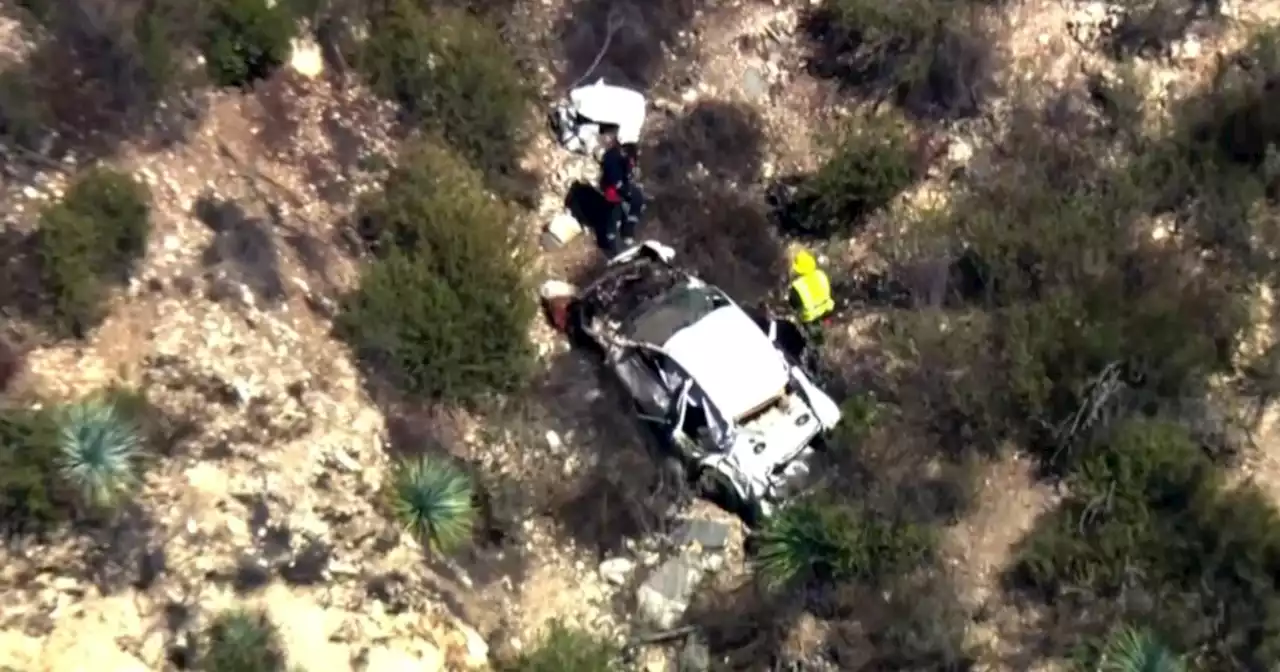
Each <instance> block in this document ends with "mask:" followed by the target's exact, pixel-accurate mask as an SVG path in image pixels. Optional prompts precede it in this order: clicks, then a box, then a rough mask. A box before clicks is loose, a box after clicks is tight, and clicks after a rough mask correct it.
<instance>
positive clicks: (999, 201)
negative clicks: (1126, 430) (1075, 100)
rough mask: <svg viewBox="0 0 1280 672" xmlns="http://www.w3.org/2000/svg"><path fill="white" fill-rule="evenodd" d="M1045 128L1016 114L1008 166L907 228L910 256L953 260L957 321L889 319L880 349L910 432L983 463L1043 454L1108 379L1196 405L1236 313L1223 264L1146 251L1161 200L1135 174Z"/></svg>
mask: <svg viewBox="0 0 1280 672" xmlns="http://www.w3.org/2000/svg"><path fill="white" fill-rule="evenodd" d="M1043 121H1044V119H1043V117H1042V116H1040V115H1028V116H1027V118H1025V119H1018V118H1016V117H1015V119H1014V123H1013V129H1012V130H1011V132H1010V133H1009V135H1008V136H1007V137H1006V138H1004V139H1002V142H1001V143H1000V144H1001V154H1002V156H1004V157H1007V158H1006V159H1005V160H1004V161H1001V162H998V163H994V165H992V166H991V167H990V168H989V169H988V170H984V171H983V172H982V173H981V174H974V175H972V176H970V178H969V179H968V180H967V181H966V183H965V184H964V185H963V186H962V188H961V189H959V190H958V191H957V193H955V194H953V196H952V198H951V202H950V204H949V207H948V209H947V210H945V211H943V212H941V213H929V214H928V215H927V216H926V217H924V218H922V219H921V221H919V222H912V223H910V224H909V225H908V226H909V227H910V228H912V229H913V231H912V233H913V234H914V235H915V236H918V237H922V238H925V239H928V241H929V244H928V245H924V244H921V245H920V246H919V247H921V248H923V249H940V248H941V249H945V248H950V249H951V250H952V252H951V256H952V258H953V259H954V260H955V261H954V263H953V264H952V270H951V277H950V278H949V280H948V282H949V283H950V285H951V289H950V291H949V297H948V300H949V301H952V302H955V303H959V304H962V305H965V307H966V311H965V312H963V313H958V312H956V311H947V312H941V311H939V312H927V311H904V312H899V313H896V314H893V315H891V316H890V322H891V324H890V326H889V327H888V328H887V329H886V330H885V336H886V341H885V342H886V345H887V346H888V347H889V348H890V349H891V350H892V351H894V352H895V353H897V354H898V355H899V356H901V357H902V359H903V361H906V362H909V365H908V366H907V367H905V368H904V369H903V370H904V371H906V372H907V373H908V378H910V379H909V380H906V381H905V382H906V383H907V384H910V385H912V390H911V392H910V394H904V395H903V396H904V397H908V398H910V399H911V401H910V403H911V404H912V405H913V406H915V407H916V408H917V409H918V410H923V411H924V412H926V413H927V414H928V415H929V416H930V417H928V418H923V419H922V420H921V421H922V422H925V423H929V424H933V425H936V424H938V422H939V420H944V421H945V422H944V423H942V425H941V426H940V427H939V430H940V431H939V436H940V438H941V439H942V440H948V441H949V440H952V439H948V438H947V436H946V433H947V432H949V433H950V434H951V435H952V436H953V437H954V436H956V435H957V434H958V433H959V432H963V434H964V440H963V443H964V444H965V445H967V446H969V447H978V448H981V449H988V450H994V449H996V448H997V447H998V446H999V445H1002V443H1003V441H1004V439H1006V438H1015V439H1018V440H1021V441H1024V442H1027V443H1028V444H1030V445H1029V447H1031V448H1033V449H1035V450H1037V451H1039V450H1041V449H1043V450H1044V453H1043V454H1044V455H1045V456H1046V457H1048V456H1051V455H1056V454H1058V453H1059V452H1060V451H1059V448H1060V446H1059V445H1057V443H1056V441H1057V439H1058V438H1059V437H1058V436H1057V435H1056V430H1057V428H1058V427H1060V426H1061V425H1062V423H1064V422H1065V421H1066V420H1067V419H1068V418H1069V417H1071V416H1072V415H1073V414H1074V413H1076V412H1077V410H1078V409H1079V408H1080V407H1081V405H1082V404H1083V403H1084V402H1085V393H1086V392H1087V390H1088V389H1089V388H1090V385H1091V383H1092V381H1094V379H1095V378H1096V377H1097V376H1098V375H1099V374H1100V372H1102V371H1103V370H1104V369H1105V368H1106V367H1108V366H1113V365H1114V366H1120V367H1121V368H1123V369H1124V370H1125V371H1126V372H1128V373H1127V374H1126V378H1127V382H1128V383H1132V385H1131V386H1130V387H1132V388H1133V389H1132V390H1131V391H1132V392H1134V394H1133V395H1130V397H1129V398H1134V399H1142V400H1144V402H1148V403H1147V404H1146V405H1147V406H1148V407H1151V406H1153V405H1154V406H1159V404H1160V403H1164V402H1166V401H1169V400H1176V399H1181V398H1186V397H1194V396H1196V395H1199V394H1201V393H1202V392H1203V390H1204V386H1205V385H1206V380H1207V379H1208V377H1209V376H1211V375H1212V374H1215V373H1222V372H1226V371H1230V370H1231V368H1232V360H1231V356H1232V352H1233V351H1234V343H1236V342H1237V340H1238V339H1239V337H1240V335H1241V333H1242V332H1243V330H1244V329H1245V328H1246V327H1247V326H1248V324H1249V309H1248V293H1247V292H1244V291H1241V287H1242V286H1243V285H1244V281H1243V279H1242V278H1241V277H1240V275H1239V274H1238V273H1237V272H1236V271H1235V270H1234V269H1233V268H1232V266H1231V265H1230V262H1225V261H1221V259H1222V257H1220V256H1215V257H1212V258H1208V259H1206V258H1204V257H1201V256H1200V255H1199V254H1198V253H1196V252H1193V251H1184V250H1181V249H1178V248H1177V247H1175V246H1172V245H1165V244H1160V243H1152V242H1150V235H1149V233H1148V232H1147V231H1144V230H1143V228H1142V227H1144V226H1146V225H1148V224H1147V223H1149V222H1150V217H1149V214H1148V213H1150V212H1151V211H1152V210H1153V209H1155V208H1157V207H1158V206H1159V205H1160V204H1161V203H1160V202H1161V194H1160V191H1159V190H1158V189H1156V188H1154V187H1153V186H1152V181H1151V180H1150V179H1149V175H1147V174H1145V173H1141V171H1142V170H1145V168H1144V166H1142V165H1138V164H1137V163H1136V162H1135V164H1133V165H1129V164H1124V165H1119V166H1116V165H1114V164H1110V163H1108V162H1106V161H1105V157H1106V156H1107V154H1108V153H1109V152H1110V151H1111V146H1110V145H1108V144H1105V143H1104V142H1103V140H1102V139H1100V138H1099V137H1096V136H1089V135H1088V134H1087V133H1086V134H1084V135H1081V136H1074V135H1063V134H1061V133H1059V132H1057V131H1056V130H1055V129H1052V128H1046V127H1045V126H1044V124H1043ZM889 245H897V243H896V242H894V243H890V244H889ZM887 252H888V253H889V254H890V255H903V254H904V253H902V252H899V251H898V250H896V249H889V250H887ZM914 254H917V252H916V251H915V250H914V249H910V248H907V249H906V252H905V258H900V259H897V260H895V261H894V263H895V264H898V265H902V266H907V265H909V264H910V263H912V262H913V261H915V260H913V259H912V258H911V255H914ZM1196 265H1202V266H1203V267H1205V270H1204V271H1203V272H1192V271H1191V269H1192V268H1194V267H1196ZM943 323H944V324H943ZM1117 401H1119V400H1117ZM1153 401H1154V402H1155V403H1154V404H1152V403H1149V402H1153Z"/></svg>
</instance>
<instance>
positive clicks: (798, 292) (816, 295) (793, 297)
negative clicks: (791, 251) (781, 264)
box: [787, 250, 836, 328]
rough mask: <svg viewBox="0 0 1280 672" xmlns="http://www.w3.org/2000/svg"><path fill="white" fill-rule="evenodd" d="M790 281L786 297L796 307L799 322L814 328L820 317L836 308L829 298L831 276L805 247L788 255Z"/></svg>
mask: <svg viewBox="0 0 1280 672" xmlns="http://www.w3.org/2000/svg"><path fill="white" fill-rule="evenodd" d="M791 272H792V274H793V275H794V276H795V277H794V279H792V281H791V289H790V291H789V292H788V297H787V301H788V303H790V304H791V308H792V309H793V310H795V311H796V316H797V317H798V318H799V319H800V323H801V324H802V325H803V326H806V327H814V328H816V327H817V326H818V325H819V324H820V322H821V320H822V318H824V317H826V316H828V315H830V314H831V312H832V311H833V310H835V308H836V303H835V300H834V299H832V298H831V279H830V278H828V277H827V274H826V273H825V272H823V270H822V269H820V268H818V260H817V259H814V258H813V254H811V253H810V252H809V251H808V250H798V251H797V252H796V253H795V255H794V256H793V257H792V259H791Z"/></svg>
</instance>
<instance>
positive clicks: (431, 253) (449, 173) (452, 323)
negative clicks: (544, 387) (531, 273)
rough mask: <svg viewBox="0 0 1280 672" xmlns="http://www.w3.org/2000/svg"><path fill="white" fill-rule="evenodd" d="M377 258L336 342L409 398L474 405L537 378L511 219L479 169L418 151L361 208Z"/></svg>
mask: <svg viewBox="0 0 1280 672" xmlns="http://www.w3.org/2000/svg"><path fill="white" fill-rule="evenodd" d="M361 222H362V227H363V229H364V232H365V234H366V236H367V238H368V239H369V240H370V241H372V244H373V247H374V249H375V250H376V251H377V255H378V256H379V259H378V260H377V261H375V262H373V263H372V264H370V265H369V266H368V267H367V268H366V269H365V271H364V274H363V276H362V278H361V282H360V287H359V289H358V290H357V291H356V292H354V293H353V294H352V295H350V296H348V297H347V298H346V300H345V301H344V303H343V311H342V314H341V315H339V317H338V319H337V329H338V333H339V334H341V335H342V336H343V337H344V338H346V339H347V340H348V342H349V343H351V344H352V346H353V347H354V348H355V350H356V352H357V353H358V354H359V356H360V357H361V358H362V359H363V360H364V361H365V362H366V363H367V364H369V365H372V366H373V367H375V368H377V369H378V370H379V371H380V372H381V373H383V374H385V375H389V376H390V377H391V378H392V380H393V381H394V382H395V383H397V384H398V385H399V386H400V387H401V388H402V389H405V390H406V391H408V392H410V393H412V394H415V395H418V396H421V397H425V398H430V399H438V400H445V401H461V402H474V401H478V400H480V399H482V398H484V397H485V396H486V395H489V394H492V393H495V392H505V391H509V390H513V389H516V388H518V387H519V386H520V385H521V384H522V383H523V382H524V381H525V380H527V377H528V375H529V373H530V371H531V370H532V361H533V351H532V348H531V346H530V343H529V340H528V330H529V326H530V323H531V321H532V319H533V316H534V313H535V311H536V307H535V305H534V303H533V302H532V300H531V299H530V298H529V297H530V296H531V294H530V292H529V291H528V287H527V283H526V279H525V276H524V269H525V267H526V264H527V263H528V261H529V259H528V257H527V256H526V252H525V250H526V247H525V244H524V243H523V242H522V240H521V237H520V236H521V234H520V232H519V231H517V230H516V226H515V224H516V222H515V218H514V216H513V213H512V212H511V211H510V210H509V209H508V208H506V207H505V206H504V205H503V204H502V203H501V202H499V201H497V200H496V199H494V198H493V197H492V196H491V195H490V194H488V193H486V192H485V191H484V190H483V189H482V188H481V185H480V180H479V177H478V176H477V175H476V174H475V173H474V171H472V170H470V169H469V168H467V167H466V166H465V165H462V164H460V163H459V162H458V161H457V160H456V159H455V158H454V157H453V156H452V155H451V154H449V152H447V151H446V150H444V149H442V148H440V147H439V146H437V145H433V144H423V145H419V146H416V147H414V148H412V149H410V151H409V152H408V153H407V154H406V156H405V157H404V160H403V161H402V163H401V165H400V167H399V168H397V169H396V170H395V171H393V173H392V174H391V176H390V177H389V178H388V180H387V183H386V186H385V189H384V190H383V192H382V193H381V194H379V195H378V196H377V197H375V198H372V199H370V200H369V201H368V202H366V203H365V206H364V208H363V212H362V214H361Z"/></svg>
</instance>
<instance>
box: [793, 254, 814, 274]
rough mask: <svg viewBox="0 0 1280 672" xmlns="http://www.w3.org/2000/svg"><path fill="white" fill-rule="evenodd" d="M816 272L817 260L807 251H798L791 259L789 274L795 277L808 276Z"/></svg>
mask: <svg viewBox="0 0 1280 672" xmlns="http://www.w3.org/2000/svg"><path fill="white" fill-rule="evenodd" d="M816 270H818V260H817V259H814V258H813V255H812V254H811V253H810V252H809V251H808V250H799V251H797V252H796V253H795V256H794V257H792V258H791V272H792V273H795V274H796V275H809V274H810V273H812V272H814V271H816Z"/></svg>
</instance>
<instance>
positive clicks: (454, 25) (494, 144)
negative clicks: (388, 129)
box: [360, 0, 533, 190]
mask: <svg viewBox="0 0 1280 672" xmlns="http://www.w3.org/2000/svg"><path fill="white" fill-rule="evenodd" d="M386 5H387V6H386V9H385V10H383V11H381V12H380V13H378V14H375V15H374V17H373V22H372V27H371V30H370V35H371V36H372V37H371V38H370V39H369V40H368V42H367V44H366V47H365V51H364V53H363V54H362V55H361V56H360V64H361V68H362V70H363V71H364V72H365V73H366V75H367V76H368V78H369V82H370V84H371V86H372V87H373V89H374V91H375V92H377V93H378V94H379V95H382V96H384V97H386V98H388V99H391V100H395V101H397V102H398V103H399V104H400V105H401V106H402V108H403V109H404V111H405V112H406V113H408V114H409V115H410V116H411V117H412V118H414V119H416V120H417V121H418V122H419V123H421V124H422V125H423V126H425V127H426V128H427V129H429V130H431V131H433V132H436V133H439V134H440V135H441V136H442V137H443V138H444V139H445V140H446V141H447V142H448V143H449V144H450V145H451V146H452V147H453V148H454V149H455V150H457V152H458V153H459V154H460V155H461V156H462V157H463V158H464V159H466V160H467V161H469V162H471V163H472V165H474V166H476V167H477V168H478V169H479V170H480V171H481V172H482V173H483V174H484V175H485V176H486V178H487V179H489V180H490V183H491V184H493V185H495V186H499V187H503V186H504V185H505V184H506V182H505V180H504V178H505V176H511V175H515V174H516V173H518V161H519V159H520V158H521V155H522V153H523V150H524V148H525V146H526V144H527V141H528V133H527V128H526V126H527V124H526V122H527V119H528V115H529V112H530V110H531V104H532V102H533V89H532V87H531V86H530V84H529V81H530V80H529V78H528V77H526V76H525V74H524V73H522V72H521V71H520V69H519V68H518V67H517V65H516V59H515V56H514V54H513V53H512V51H511V48H510V46H509V45H508V44H507V42H506V41H505V40H504V39H503V38H502V35H501V34H500V33H499V32H498V30H497V26H496V25H495V24H493V23H492V22H489V21H485V20H483V19H481V18H479V17H476V16H472V15H471V14H469V13H467V12H465V11H462V10H458V9H453V8H446V7H435V8H430V9H425V8H422V7H421V6H420V3H416V2H414V1H413V0H391V1H390V2H388V3H386ZM504 190H505V189H504Z"/></svg>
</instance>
